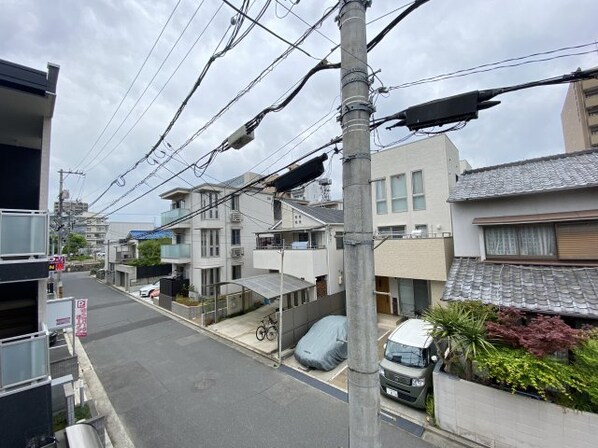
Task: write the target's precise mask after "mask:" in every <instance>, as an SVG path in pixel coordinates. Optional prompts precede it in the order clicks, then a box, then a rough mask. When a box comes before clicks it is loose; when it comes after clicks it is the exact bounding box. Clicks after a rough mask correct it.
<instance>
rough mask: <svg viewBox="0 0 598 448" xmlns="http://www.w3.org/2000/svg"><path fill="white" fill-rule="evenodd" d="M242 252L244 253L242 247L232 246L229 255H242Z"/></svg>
mask: <svg viewBox="0 0 598 448" xmlns="http://www.w3.org/2000/svg"><path fill="white" fill-rule="evenodd" d="M244 253H245V251H244V250H243V248H242V247H233V248H232V249H231V250H230V256H231V257H242V256H243V254H244Z"/></svg>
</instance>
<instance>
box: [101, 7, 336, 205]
mask: <svg viewBox="0 0 598 448" xmlns="http://www.w3.org/2000/svg"><path fill="white" fill-rule="evenodd" d="M336 6H338V4H337V5H336ZM336 6H334V7H332V8H330V9H329V10H328V11H326V12H325V13H324V14H323V16H322V17H321V18H320V19H319V20H318V21H317V22H316V23H315V24H314V25H312V26H311V27H310V28H308V29H307V30H306V31H305V32H304V33H303V35H302V36H300V37H299V39H297V40H296V41H295V46H296V45H300V44H301V43H303V42H304V41H305V39H306V38H307V37H308V36H309V35H310V34H311V33H312V32H313V31H314V29H315V28H317V27H318V26H320V25H321V24H322V22H323V21H324V20H326V19H327V18H328V17H329V16H330V15H331V14H332V12H333V11H334V10H335V9H336ZM294 49H295V47H289V48H287V49H286V50H285V51H284V52H283V53H282V54H281V55H279V56H278V57H277V58H276V59H275V60H274V61H273V62H272V63H270V65H269V66H268V67H266V68H265V69H264V70H262V71H261V72H260V74H259V75H258V76H257V77H256V78H254V79H253V80H252V81H251V82H250V83H249V84H248V85H247V86H246V87H245V88H244V89H242V90H241V91H239V92H238V93H237V95H236V96H235V97H234V98H233V99H232V100H231V101H229V102H228V103H227V104H226V105H225V106H224V107H223V108H222V109H221V110H220V111H219V112H218V113H216V115H214V116H213V117H212V118H211V119H210V120H208V122H206V123H205V124H204V125H203V126H202V127H201V128H200V129H199V130H197V131H196V132H195V133H194V134H193V135H192V136H191V137H190V138H189V139H187V141H186V142H185V143H183V144H182V145H181V146H179V147H178V148H177V149H176V150H175V153H178V152H180V151H182V150H183V149H184V148H185V147H187V146H188V145H189V144H191V142H192V141H193V140H195V139H196V138H197V137H198V136H199V135H201V134H202V133H203V132H204V131H205V130H206V129H207V128H208V127H210V126H211V125H212V124H213V123H214V122H215V121H216V120H217V119H218V118H220V117H221V116H222V115H223V114H224V113H225V112H226V111H227V110H228V109H230V107H232V105H233V104H235V103H236V102H237V101H239V100H240V99H241V98H242V97H243V96H244V95H245V94H247V93H248V92H249V91H250V90H251V89H253V87H255V85H257V84H258V83H259V82H260V81H262V80H263V79H264V78H265V77H266V76H267V75H268V74H269V73H271V72H272V71H273V69H274V67H276V66H277V65H278V64H279V63H280V62H282V61H283V60H284V59H286V58H287V57H288V55H289V54H290V53H291V52H292V51H293V50H294ZM148 155H149V154H148ZM148 155H146V157H147V156H148ZM146 157H145V158H146ZM145 158H142V159H140V161H138V163H137V164H136V165H135V166H134V168H135V167H136V166H138V165H139V163H141V161H143V160H144V159H145ZM170 158H171V156H169V158H168V159H167V160H166V161H165V162H163V163H168V161H170ZM160 166H162V164H161V165H160ZM160 166H159V167H160ZM159 167H158V168H156V169H155V170H154V171H153V172H152V173H150V174H149V175H148V176H146V178H145V179H144V180H147V179H148V178H150V177H151V176H153V175H154V174H155V173H156V172H157V170H158V169H159ZM119 180H120V176H119V177H118V178H117V179H116V180H115V181H113V182H112V183H111V184H110V185H109V186H108V188H107V189H105V190H104V192H103V193H102V194H101V195H100V196H99V197H98V198H96V199H95V200H94V201H92V203H95V202H97V201H98V200H99V199H101V197H102V196H104V195H105V194H106V192H107V191H108V190H109V189H110V187H111V186H112V185H114V184H115V183H118V182H119ZM142 183H143V182H142ZM130 191H132V190H130ZM126 195H127V194H125V195H123V196H121V198H123V197H124V196H126Z"/></svg>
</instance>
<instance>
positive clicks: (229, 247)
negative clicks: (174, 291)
mask: <svg viewBox="0 0 598 448" xmlns="http://www.w3.org/2000/svg"><path fill="white" fill-rule="evenodd" d="M257 176H258V175H257V174H255V173H246V174H244V175H242V176H238V177H236V178H233V179H230V180H228V181H226V182H222V183H220V184H208V183H205V184H201V185H198V186H196V187H193V188H175V189H172V190H170V191H167V192H165V193H163V194H162V195H160V197H161V198H162V199H166V200H168V201H170V210H168V211H167V212H164V213H162V216H161V221H162V222H161V225H167V224H171V223H173V222H174V223H175V224H174V225H172V226H170V227H169V229H170V230H172V231H173V232H174V236H173V239H172V244H169V245H164V246H162V247H161V257H162V262H163V263H171V264H172V267H173V272H175V273H176V274H177V276H178V277H179V278H182V279H188V281H189V282H190V284H192V285H193V286H194V288H195V289H196V291H197V292H198V293H199V294H201V295H204V296H213V295H220V294H228V293H233V292H237V291H238V290H240V287H239V286H237V285H233V284H226V285H219V283H221V282H225V281H229V280H236V279H239V278H241V277H250V276H254V275H258V274H263V273H264V271H263V270H259V269H255V268H254V267H253V266H252V263H251V249H252V248H253V247H254V245H255V233H257V232H260V231H262V230H265V229H268V228H269V227H271V226H272V225H273V217H272V195H271V194H267V193H262V192H261V189H259V188H256V189H254V190H246V191H244V192H242V193H240V194H235V191H236V190H238V188H240V187H242V186H243V185H246V184H247V183H249V182H250V181H252V180H254V179H255V178H256V177H257ZM223 199H225V200H224V202H222V203H220V201H222V200H223ZM192 212H199V213H196V214H195V215H194V216H193V217H192V218H189V219H184V220H181V221H178V220H179V218H182V217H185V216H186V215H188V214H190V213H192Z"/></svg>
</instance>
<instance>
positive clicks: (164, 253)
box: [160, 244, 191, 264]
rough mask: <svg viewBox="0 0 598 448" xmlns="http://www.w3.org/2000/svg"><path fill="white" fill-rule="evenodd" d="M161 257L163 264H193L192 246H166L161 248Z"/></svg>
mask: <svg viewBox="0 0 598 448" xmlns="http://www.w3.org/2000/svg"><path fill="white" fill-rule="evenodd" d="M160 257H161V258H162V262H163V263H174V264H186V263H191V245H190V244H166V245H164V246H160Z"/></svg>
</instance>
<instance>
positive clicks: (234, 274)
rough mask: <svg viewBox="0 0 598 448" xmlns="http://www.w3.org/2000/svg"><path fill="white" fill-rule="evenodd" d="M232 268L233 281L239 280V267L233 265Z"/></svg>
mask: <svg viewBox="0 0 598 448" xmlns="http://www.w3.org/2000/svg"><path fill="white" fill-rule="evenodd" d="M232 268H233V272H232V275H233V280H236V279H238V278H241V277H242V276H241V265H233V266H232Z"/></svg>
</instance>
